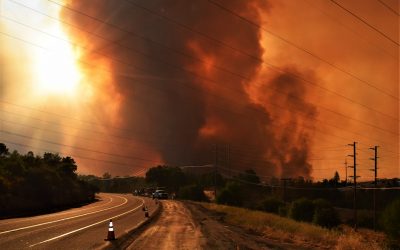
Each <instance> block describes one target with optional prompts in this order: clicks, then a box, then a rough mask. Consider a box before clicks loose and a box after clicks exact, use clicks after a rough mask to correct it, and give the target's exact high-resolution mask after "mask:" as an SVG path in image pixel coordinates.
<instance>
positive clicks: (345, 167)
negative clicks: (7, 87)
mask: <svg viewBox="0 0 400 250" xmlns="http://www.w3.org/2000/svg"><path fill="white" fill-rule="evenodd" d="M347 168H348V167H347V158H345V159H344V170H345V172H346V179H345V181H346V182H345V183H346V184H345V185H346V186H347Z"/></svg>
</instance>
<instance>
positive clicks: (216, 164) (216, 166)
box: [214, 143, 218, 201]
mask: <svg viewBox="0 0 400 250" xmlns="http://www.w3.org/2000/svg"><path fill="white" fill-rule="evenodd" d="M217 173H218V144H217V143H216V144H215V173H214V195H215V201H217Z"/></svg>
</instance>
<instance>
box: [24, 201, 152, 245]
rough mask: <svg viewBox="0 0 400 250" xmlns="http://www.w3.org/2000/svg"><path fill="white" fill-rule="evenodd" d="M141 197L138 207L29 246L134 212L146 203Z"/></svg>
mask: <svg viewBox="0 0 400 250" xmlns="http://www.w3.org/2000/svg"><path fill="white" fill-rule="evenodd" d="M139 199H140V200H141V201H142V203H141V204H140V205H139V206H137V207H135V208H133V209H131V210H129V211H126V212H123V213H121V214H118V215H116V216H112V217H110V218H108V219H105V220H101V221H98V222H96V223H93V224H90V225H87V226H84V227H81V228H78V229H75V230H72V231H70V232H68V233H64V234H61V235H58V236H56V237H53V238H50V239H47V240H44V241H41V242H38V243H35V244H32V245H30V246H29V247H34V246H37V245H40V244H43V243H46V242H49V241H53V240H56V239H59V238H62V237H65V236H67V235H70V234H73V233H76V232H79V231H82V230H85V229H87V228H89V227H93V226H96V225H98V224H101V223H104V222H108V221H110V220H111V219H114V218H118V217H121V216H123V215H125V214H128V213H130V212H133V211H135V210H137V209H139V208H141V207H142V205H143V204H144V200H143V199H142V198H139Z"/></svg>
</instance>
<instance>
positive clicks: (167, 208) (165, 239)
mask: <svg viewBox="0 0 400 250" xmlns="http://www.w3.org/2000/svg"><path fill="white" fill-rule="evenodd" d="M202 241H204V238H203V235H202V233H201V230H200V228H199V227H198V226H196V224H195V223H194V221H193V218H192V215H191V213H190V211H189V210H188V209H187V208H186V206H184V205H183V203H181V202H179V201H173V200H163V201H162V215H161V216H160V218H159V219H158V220H157V221H156V222H155V223H154V224H152V225H151V226H149V227H148V228H147V229H146V230H145V231H144V232H143V233H141V234H140V235H139V237H138V238H136V239H135V240H134V241H133V243H132V244H131V245H130V246H129V247H128V248H127V249H157V250H161V249H168V250H170V249H174V250H176V249H190V250H192V249H202V247H201V245H202Z"/></svg>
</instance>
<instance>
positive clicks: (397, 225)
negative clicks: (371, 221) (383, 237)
mask: <svg viewBox="0 0 400 250" xmlns="http://www.w3.org/2000/svg"><path fill="white" fill-rule="evenodd" d="M381 217H382V218H381V224H382V227H383V229H384V231H385V232H386V233H387V234H388V235H389V237H390V238H392V239H394V240H396V239H397V240H399V239H400V199H397V200H395V201H393V202H392V203H390V204H389V205H388V206H387V207H386V208H385V210H384V211H383V212H382V216H381Z"/></svg>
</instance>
